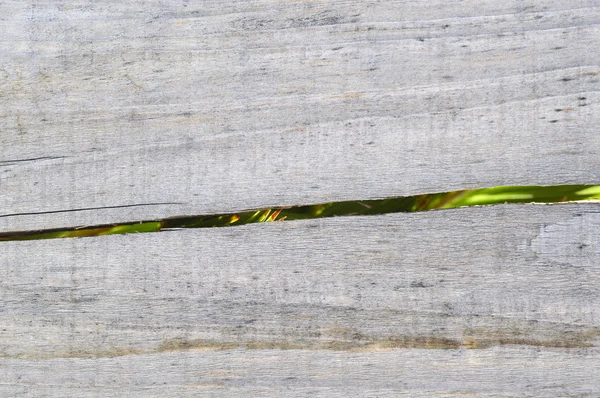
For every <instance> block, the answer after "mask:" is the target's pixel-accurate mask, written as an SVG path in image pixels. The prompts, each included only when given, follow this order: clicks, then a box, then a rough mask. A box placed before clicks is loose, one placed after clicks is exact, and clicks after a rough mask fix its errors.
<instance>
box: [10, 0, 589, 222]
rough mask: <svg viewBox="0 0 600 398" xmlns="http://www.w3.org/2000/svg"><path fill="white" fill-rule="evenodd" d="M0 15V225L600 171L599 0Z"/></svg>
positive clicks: (15, 7)
mask: <svg viewBox="0 0 600 398" xmlns="http://www.w3.org/2000/svg"><path fill="white" fill-rule="evenodd" d="M0 18H2V20H0V57H1V58H2V65H1V67H0V98H1V101H0V128H1V130H2V131H1V134H0V148H1V151H0V209H1V210H0V232H7V231H16V230H29V229H41V228H59V227H69V226H79V225H94V224H105V223H114V222H125V221H137V220H142V219H154V218H161V217H168V216H173V215H185V214H210V213H217V212H228V211H238V210H242V209H251V208H257V207H268V206H284V205H294V204H310V203H321V202H328V201H335V200H351V199H369V198H380V197H387V196H400V195H409V194H418V193H427V192H439V191H446V190H455V189H464V188H475V187H484V186H496V185H551V184H567V183H581V184H593V183H600V174H599V170H600V162H599V160H598V156H597V153H598V152H599V151H600V136H599V135H598V134H597V126H598V125H599V124H600V116H599V115H600V111H599V107H600V101H599V98H600V97H599V92H600V90H599V88H600V77H599V76H600V67H599V65H600V52H598V51H597V45H598V42H599V41H600V24H599V23H600V8H599V7H598V3H597V1H592V0H587V1H583V0H581V1H570V2H568V3H565V2H564V1H554V0H547V1H541V2H540V1H525V2H523V1H502V2H496V1H463V2H461V3H460V5H456V4H455V3H452V2H447V1H445V0H434V1H428V2H426V3H425V2H417V1H389V2H387V1H386V2H367V3H365V2H362V1H354V0H353V1H331V2H283V3H282V2H276V1H266V0H265V1H249V2H239V1H219V2H204V1H203V2H199V3H197V4H191V3H185V4H184V3H179V2H158V1H150V2H145V3H144V5H143V6H141V5H140V4H139V3H136V2H120V3H117V2H113V1H94V2H91V1H84V0H82V1H77V2H69V4H65V3H62V2H51V1H32V0H27V1H21V0H19V1H16V0H13V1H3V2H2V4H0ZM84 209H88V210H84ZM90 209H92V210H90Z"/></svg>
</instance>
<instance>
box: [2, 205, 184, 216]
mask: <svg viewBox="0 0 600 398" xmlns="http://www.w3.org/2000/svg"><path fill="white" fill-rule="evenodd" d="M182 204H183V203H179V202H157V203H137V204H131V205H118V206H100V207H82V208H79V209H69V210H49V211H37V212H31V213H11V214H0V218H5V217H18V216H39V215H43V214H58V213H72V212H78V211H90V210H107V209H124V208H128V207H144V206H162V205H182Z"/></svg>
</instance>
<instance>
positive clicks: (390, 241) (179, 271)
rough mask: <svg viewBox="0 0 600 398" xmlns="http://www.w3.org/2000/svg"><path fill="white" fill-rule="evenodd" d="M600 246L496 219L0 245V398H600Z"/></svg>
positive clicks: (587, 213)
mask: <svg viewBox="0 0 600 398" xmlns="http://www.w3.org/2000/svg"><path fill="white" fill-rule="evenodd" d="M599 228H600V211H599V208H598V206H597V205H596V204H564V205H551V206H550V205H498V206H492V207H482V208H461V209H452V210H444V211H432V212H426V213H400V214H390V215H385V216H370V217H365V216H363V217H338V218H332V219H321V220H304V221H290V222H285V223H277V222H275V223H269V224H253V225H247V226H242V227H232V228H214V229H199V230H174V231H165V232H159V233H150V234H135V235H116V236H104V237H94V238H82V239H63V240H46V241H21V242H3V243H2V244H1V248H2V250H0V273H1V275H0V276H1V278H0V303H1V305H0V308H1V311H0V326H1V327H0V357H2V358H3V359H2V360H1V361H0V367H2V368H4V369H6V372H4V371H2V372H0V386H1V389H0V391H8V392H11V394H12V393H15V394H16V393H17V392H19V391H20V392H23V393H24V394H25V393H27V392H29V393H32V392H40V391H41V392H43V391H45V390H44V389H45V388H47V389H48V391H50V392H49V395H52V394H54V393H56V394H59V395H60V394H63V393H64V394H67V393H68V392H69V391H74V390H70V389H73V388H76V387H77V386H82V388H84V389H83V390H82V391H84V392H85V391H87V392H88V393H90V394H91V395H93V394H96V393H97V394H98V395H104V393H106V394H108V395H110V394H113V395H114V394H118V393H121V394H122V393H124V392H127V393H130V394H132V395H135V394H150V395H152V394H154V395H156V396H157V395H159V394H167V396H168V394H169V391H172V395H173V396H178V395H185V394H187V395H190V394H192V393H200V392H199V391H207V392H208V393H210V394H216V395H219V393H221V394H223V395H232V394H233V395H235V394H238V395H240V396H242V395H271V393H272V394H273V395H282V394H284V392H285V391H286V389H288V388H298V389H299V390H298V393H302V392H304V393H306V394H308V393H310V392H311V391H314V392H315V393H319V394H322V395H324V394H327V393H328V392H331V391H333V390H335V389H336V388H341V390H339V391H341V393H340V395H345V394H344V391H346V390H344V389H348V390H347V391H351V390H350V389H351V388H354V387H353V386H359V387H357V388H359V389H360V391H362V392H363V393H364V395H365V396H369V395H372V396H382V395H384V396H385V395H388V396H393V395H394V394H396V393H400V392H401V391H403V390H405V389H408V390H409V391H412V392H411V393H408V392H406V394H407V395H409V396H418V395H419V394H421V395H422V396H436V394H437V395H439V396H444V394H446V395H447V394H451V395H452V394H456V393H457V391H459V390H460V391H462V392H468V391H471V390H473V391H479V392H480V393H487V394H492V395H494V394H495V395H494V396H518V394H521V393H523V392H527V391H529V392H531V391H534V390H535V391H537V390H540V391H542V393H541V394H542V396H543V394H546V396H551V395H552V394H556V393H558V392H560V393H561V394H567V393H573V394H575V393H576V394H580V395H581V394H583V392H586V393H588V394H590V396H595V395H598V394H600V384H599V383H598V382H597V380H599V379H598V378H597V377H596V376H597V375H598V369H600V356H598V347H599V346H600V283H599V282H600V261H598V260H599V256H600V240H599V239H598V230H599ZM381 351H384V352H381ZM388 351H389V352H388ZM354 361H356V364H355V362H354ZM169 366H173V368H172V370H167V368H168V367H169ZM371 366H372V367H371ZM50 369H52V373H53V374H52V375H50V376H49V377H47V376H46V373H47V372H48V371H49V370H50ZM169 369H170V368H169ZM367 369H371V370H367ZM211 372H214V373H211ZM227 372H231V373H227ZM363 372H366V373H363ZM378 372H381V373H378ZM294 374H295V375H294ZM319 375H320V376H319ZM19 377H21V378H24V379H19ZM288 377H295V379H289V380H288V379H286V378H288ZM19 380H24V381H19ZM46 381H47V383H48V385H46V384H44V383H46ZM438 382H439V384H438ZM161 383H166V386H164V385H161ZM206 383H207V384H206ZM436 386H437V387H436ZM171 387H172V388H174V389H173V390H168V388H171ZM77 388H79V387H77ZM2 389H3V390H2ZM38 389H39V390H38ZM86 389H87V390H86ZM198 389H201V390H198ZM204 389H206V390H204ZM517 392H518V393H517Z"/></svg>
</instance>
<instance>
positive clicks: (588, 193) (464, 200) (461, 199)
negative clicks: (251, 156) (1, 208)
mask: <svg viewBox="0 0 600 398" xmlns="http://www.w3.org/2000/svg"><path fill="white" fill-rule="evenodd" d="M599 199H600V186H599V185H561V186H551V187H539V186H533V187H520V186H513V187H494V188H482V189H474V190H464V191H455V192H444V193H436V194H427V195H416V196H408V197H401V198H389V199H378V200H363V201H346V202H332V203H323V204H316V205H309V206H295V207H288V208H280V209H262V210H253V211H247V212H238V213H231V214H221V215H214V216H193V217H179V218H170V219H166V220H155V221H144V222H139V223H129V224H123V225H104V226H92V227H82V228H76V229H75V228H71V229H61V230H51V231H31V232H18V233H3V234H0V241H7V240H33V239H55V238H76V237H84V236H99V235H113V234H125V233H137V232H157V231H160V230H164V229H173V228H212V227H226V226H233V225H244V224H252V223H260V222H273V221H283V220H302V219H310V218H325V217H335V216H350V215H377V214H387V213H398V212H415V211H425V210H433V209H451V208H456V207H462V206H477V205H492V204H499V203H558V202H572V201H586V200H599Z"/></svg>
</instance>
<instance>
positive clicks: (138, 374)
mask: <svg viewBox="0 0 600 398" xmlns="http://www.w3.org/2000/svg"><path fill="white" fill-rule="evenodd" d="M598 356H600V352H599V351H598V349H597V348H594V349H587V350H567V349H551V350H540V349H538V348H534V347H517V346H511V347H495V348H492V349H489V350H392V351H366V352H344V351H298V350H283V351H282V350H237V349H236V350H226V351H211V350H209V351H204V350H203V351H187V352H168V353H161V354H154V355H139V356H138V355H131V356H123V357H117V358H104V359H95V360H94V359H73V358H69V359H51V360H47V361H30V360H15V359H0V370H1V371H0V394H1V395H2V396H6V397H23V396H36V397H72V396H76V397H119V398H120V397H124V396H127V397H159V398H163V397H307V396H310V397H399V396H401V397H411V398H417V397H462V396H473V397H515V398H516V397H546V398H556V397H597V396H598V390H599V388H598V380H600V367H599V366H598Z"/></svg>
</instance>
